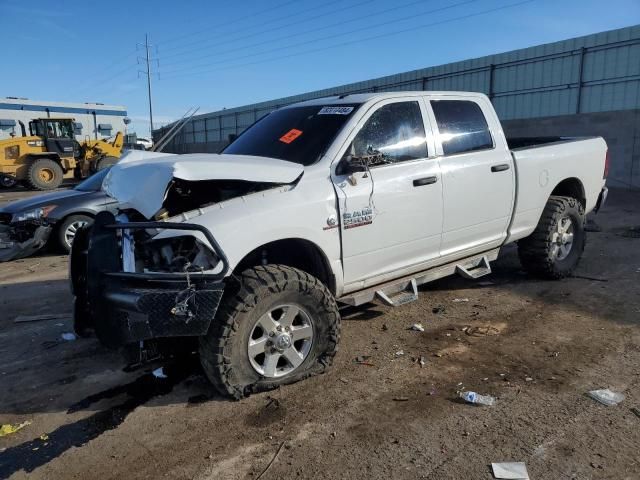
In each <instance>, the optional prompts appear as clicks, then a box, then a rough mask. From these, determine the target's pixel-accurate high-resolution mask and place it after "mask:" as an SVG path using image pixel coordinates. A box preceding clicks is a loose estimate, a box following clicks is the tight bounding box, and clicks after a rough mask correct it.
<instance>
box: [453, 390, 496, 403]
mask: <svg viewBox="0 0 640 480" xmlns="http://www.w3.org/2000/svg"><path fill="white" fill-rule="evenodd" d="M460 398H461V399H463V400H464V401H465V402H467V403H472V404H474V405H488V406H492V405H493V404H494V403H496V399H495V398H494V397H492V396H490V395H479V394H477V393H476V392H460Z"/></svg>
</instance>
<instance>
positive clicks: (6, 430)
mask: <svg viewBox="0 0 640 480" xmlns="http://www.w3.org/2000/svg"><path fill="white" fill-rule="evenodd" d="M27 425H31V422H30V421H29V420H27V421H25V422H22V423H18V424H16V425H11V424H10V423H5V424H4V425H2V426H1V427H0V437H6V436H7V435H11V434H12V433H16V432H17V431H18V430H22V429H23V428H24V427H26V426H27Z"/></svg>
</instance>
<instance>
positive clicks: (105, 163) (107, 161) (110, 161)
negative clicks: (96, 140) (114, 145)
mask: <svg viewBox="0 0 640 480" xmlns="http://www.w3.org/2000/svg"><path fill="white" fill-rule="evenodd" d="M118 160H120V159H119V158H117V157H102V158H101V159H100V160H98V163H97V164H96V171H97V172H99V171H100V170H102V169H104V168H107V167H110V166H112V165H115V164H116V163H118Z"/></svg>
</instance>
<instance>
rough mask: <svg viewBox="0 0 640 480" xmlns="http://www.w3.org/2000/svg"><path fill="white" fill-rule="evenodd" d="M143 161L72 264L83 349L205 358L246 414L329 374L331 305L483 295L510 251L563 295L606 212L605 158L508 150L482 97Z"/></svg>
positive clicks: (255, 129)
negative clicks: (463, 288) (560, 283)
mask: <svg viewBox="0 0 640 480" xmlns="http://www.w3.org/2000/svg"><path fill="white" fill-rule="evenodd" d="M134 155H137V156H138V157H139V158H141V160H138V161H135V158H134V159H133V160H131V159H130V158H129V159H128V158H125V159H123V160H122V161H121V162H120V163H119V164H117V165H116V166H114V167H113V168H112V170H111V172H110V173H109V175H108V177H107V178H106V180H105V183H104V186H103V188H104V189H105V191H106V192H107V193H108V194H109V195H111V196H112V197H114V198H116V199H117V200H118V201H119V202H120V205H121V210H120V214H119V215H117V216H115V217H114V215H113V214H111V213H108V212H104V213H101V214H99V215H98V216H97V217H96V220H95V223H94V224H93V226H92V227H90V228H86V229H83V230H82V231H81V233H79V234H78V235H77V236H76V240H75V243H74V245H73V251H72V256H71V280H72V288H73V292H74V294H75V323H76V330H77V331H78V333H80V334H86V333H87V332H89V331H90V330H95V332H96V334H97V335H98V337H99V338H100V339H101V341H102V342H103V343H105V344H106V345H108V346H112V347H120V346H135V352H136V355H137V357H136V358H137V360H141V361H142V360H145V359H148V358H152V357H154V356H156V355H161V354H163V353H166V352H167V351H171V350H172V349H175V348H177V345H178V344H184V343H185V342H186V343H187V344H188V345H189V342H196V341H197V342H198V345H199V352H200V358H201V362H202V365H203V367H204V371H205V372H206V374H207V376H208V377H209V379H210V380H211V381H212V383H213V384H214V385H215V386H216V387H217V388H218V389H219V390H220V392H222V393H223V394H226V395H229V396H232V397H235V398H240V397H242V396H244V395H246V394H248V393H251V392H254V391H258V390H263V389H268V388H273V387H276V386H278V385H281V384H284V383H291V382H294V381H297V380H300V379H302V378H305V377H307V376H309V375H312V374H316V373H320V372H322V371H324V369H325V368H326V367H327V366H328V365H329V364H330V363H331V360H332V357H333V356H334V355H335V353H336V350H337V345H338V340H339V334H340V313H339V310H338V304H339V303H344V304H351V305H359V304H362V303H364V302H369V301H371V300H373V299H374V298H379V299H381V300H383V301H385V302H387V303H389V304H391V305H399V304H402V303H406V302H407V301H410V300H413V299H415V298H416V296H417V286H418V285H420V284H421V283H424V282H427V281H431V280H434V279H437V278H440V277H443V276H446V275H450V274H454V273H459V274H461V275H464V276H465V277H468V278H472V279H473V278H477V277H479V276H482V275H486V274H487V273H490V271H491V270H490V262H491V261H492V260H494V259H495V258H496V257H497V256H498V251H499V249H500V248H501V247H502V246H503V245H505V244H508V243H512V242H516V241H517V242H518V250H519V254H520V259H521V262H522V265H523V267H524V268H525V269H526V270H527V271H529V272H530V273H532V274H535V275H541V276H546V277H551V278H562V277H565V276H567V275H570V274H571V273H572V271H573V270H574V268H575V267H576V264H577V263H578V261H579V259H580V256H581V254H582V252H583V249H584V245H585V231H584V228H583V227H584V221H585V214H586V213H587V212H590V211H592V210H594V209H596V210H597V209H598V208H599V207H600V206H601V204H602V203H603V202H604V200H605V198H606V192H607V190H606V188H605V186H604V185H605V178H606V175H607V165H608V161H607V146H606V144H605V142H604V140H603V139H602V138H588V139H570V138H562V137H557V138H538V139H507V138H505V135H504V133H503V131H502V128H501V126H500V122H499V120H498V118H497V116H496V114H495V112H494V110H493V108H492V105H491V102H490V101H489V99H488V98H487V97H486V96H484V95H482V94H478V93H465V92H396V93H372V94H354V95H343V96H339V97H330V98H322V99H317V100H312V101H308V102H304V103H298V104H295V105H291V106H288V107H285V108H282V109H279V110H277V111H274V112H272V113H270V114H269V115H267V116H265V117H263V118H262V119H260V120H259V121H258V122H256V123H255V124H254V125H252V126H251V127H249V128H248V129H247V130H246V131H245V132H244V133H243V134H242V135H240V136H239V137H238V138H237V139H236V140H235V141H234V142H233V143H232V144H231V145H229V146H228V147H227V148H226V149H225V150H224V151H223V152H222V153H221V154H191V155H169V154H158V153H151V152H150V153H146V154H145V153H144V152H134ZM192 347H193V345H192V344H191V348H192ZM192 350H193V348H192Z"/></svg>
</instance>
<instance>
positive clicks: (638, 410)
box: [631, 407, 640, 418]
mask: <svg viewBox="0 0 640 480" xmlns="http://www.w3.org/2000/svg"><path fill="white" fill-rule="evenodd" d="M631 413H633V414H634V415H635V416H636V417H638V418H640V408H638V407H631Z"/></svg>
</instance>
